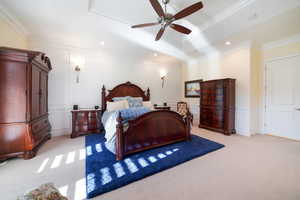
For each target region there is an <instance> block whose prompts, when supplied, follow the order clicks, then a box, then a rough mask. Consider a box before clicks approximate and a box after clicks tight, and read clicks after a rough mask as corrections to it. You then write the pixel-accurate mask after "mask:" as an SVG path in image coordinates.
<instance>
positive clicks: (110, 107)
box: [106, 100, 129, 112]
mask: <svg viewBox="0 0 300 200" xmlns="http://www.w3.org/2000/svg"><path fill="white" fill-rule="evenodd" d="M106 105H107V107H106V110H107V111H108V112H111V111H116V110H122V109H126V108H129V105H128V101H126V100H123V101H116V102H107V104H106Z"/></svg>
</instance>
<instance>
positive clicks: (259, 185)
mask: <svg viewBox="0 0 300 200" xmlns="http://www.w3.org/2000/svg"><path fill="white" fill-rule="evenodd" d="M193 133H197V134H198V135H200V136H202V137H205V138H208V139H211V140H213V141H216V142H219V143H222V144H225V145H226V147H225V148H223V149H221V150H218V151H216V152H213V153H210V154H207V155H205V156H203V157H200V158H197V159H194V160H192V161H189V162H186V163H184V164H181V165H179V166H176V167H175V168H172V169H169V170H166V171H163V172H161V173H158V174H155V175H153V176H151V177H148V178H145V179H143V180H140V181H137V182H134V183H132V184H130V185H127V186H125V187H123V188H120V189H118V190H115V191H112V192H110V193H106V194H104V195H101V196H98V197H97V198H94V199H99V200H100V199H105V200H110V199H111V200H118V199H130V200H141V199H143V200H153V199H159V200H165V199H173V200H177V199H178V200H183V199H188V200H193V199H195V200H198V199H205V200H227V199H228V200H229V199H230V200H241V199H243V200H247V199H249V200H253V199H255V200H283V199H284V200H292V199H295V200H299V199H300V184H299V181H300V142H296V141H291V140H286V139H281V138H276V137H272V136H263V135H256V136H253V137H249V138H248V137H242V136H238V135H235V136H230V137H228V136H224V135H221V134H218V133H213V132H210V131H206V130H202V129H198V128H194V129H193ZM83 148H84V138H83V137H81V138H76V139H73V140H71V139H69V138H68V137H57V138H53V139H52V140H50V141H49V142H47V143H46V144H45V145H44V146H43V147H42V148H41V149H40V151H39V153H38V155H37V157H35V158H34V159H32V160H28V161H24V160H22V159H13V160H10V161H9V162H8V163H7V164H6V165H4V166H2V167H0V194H1V197H0V199H3V200H15V199H16V196H18V195H20V194H22V193H23V192H25V191H27V190H29V189H31V188H34V187H37V186H38V185H40V184H42V183H47V182H53V183H55V185H56V186H57V187H58V188H60V189H61V191H62V192H63V193H64V194H66V195H67V196H68V197H69V198H70V200H73V199H74V200H81V199H84V194H85V191H84V190H85V187H84V183H85V182H84V173H85V161H84V157H82V154H83V153H84V152H83V150H82V149H83Z"/></svg>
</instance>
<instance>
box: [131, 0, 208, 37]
mask: <svg viewBox="0 0 300 200" xmlns="http://www.w3.org/2000/svg"><path fill="white" fill-rule="evenodd" d="M169 2H170V0H162V3H163V4H164V6H165V10H163V8H162V6H161V5H160V3H159V2H158V0H150V3H151V5H152V7H153V8H154V10H155V12H156V13H157V14H158V16H159V18H158V22H154V23H146V24H139V25H135V26H132V27H131V28H143V27H148V26H155V25H161V28H160V30H159V32H158V33H157V35H156V38H155V41H158V40H160V38H161V37H162V35H163V34H164V32H165V30H166V28H167V27H169V26H170V27H171V28H172V29H174V30H176V31H178V32H180V33H183V34H187V35H188V34H190V33H191V32H192V31H191V30H190V29H188V28H186V27H184V26H181V25H179V24H174V23H173V22H174V21H176V20H179V19H182V18H184V17H186V16H189V15H191V14H193V13H194V12H197V11H198V10H200V9H201V8H203V4H202V2H198V3H195V4H193V5H191V6H189V7H187V8H185V9H183V10H182V11H180V12H179V13H177V14H175V15H173V14H170V13H168V12H167V4H168V3H169Z"/></svg>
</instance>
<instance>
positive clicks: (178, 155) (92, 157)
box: [85, 134, 224, 198]
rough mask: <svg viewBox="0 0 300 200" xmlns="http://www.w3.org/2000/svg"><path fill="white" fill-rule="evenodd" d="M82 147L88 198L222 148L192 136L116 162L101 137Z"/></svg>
mask: <svg viewBox="0 0 300 200" xmlns="http://www.w3.org/2000/svg"><path fill="white" fill-rule="evenodd" d="M85 143H86V153H87V156H86V191H87V197H88V198H93V197H95V196H97V195H100V194H103V193H105V192H109V191H112V190H114V189H117V188H120V187H122V186H124V185H127V184H129V183H132V182H134V181H137V180H140V179H142V178H144V177H147V176H150V175H152V174H155V173H158V172H161V171H163V170H165V169H169V168H171V167H174V166H176V165H178V164H180V163H183V162H186V161H188V160H191V159H193V158H196V157H199V156H203V155H205V154H207V153H210V152H212V151H215V150H218V149H220V148H222V147H224V145H222V144H219V143H216V142H213V141H210V140H207V139H204V138H201V137H198V136H196V135H192V140H191V141H185V142H179V143H175V144H171V145H167V146H163V147H160V148H156V149H151V150H148V151H144V152H140V153H137V154H133V155H130V156H128V157H125V159H124V160H122V161H116V158H115V155H114V154H112V153H111V152H110V151H108V150H107V149H106V147H105V138H104V134H101V135H99V134H98V135H89V136H86V138H85Z"/></svg>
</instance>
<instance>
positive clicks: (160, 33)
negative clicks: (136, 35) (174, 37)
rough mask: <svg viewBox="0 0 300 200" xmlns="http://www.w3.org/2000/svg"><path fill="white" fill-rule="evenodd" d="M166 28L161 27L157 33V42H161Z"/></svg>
mask: <svg viewBox="0 0 300 200" xmlns="http://www.w3.org/2000/svg"><path fill="white" fill-rule="evenodd" d="M165 29H166V28H165V27H161V29H160V30H159V32H158V33H157V35H156V38H155V41H158V40H160V38H161V36H162V35H163V34H164V32H165Z"/></svg>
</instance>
